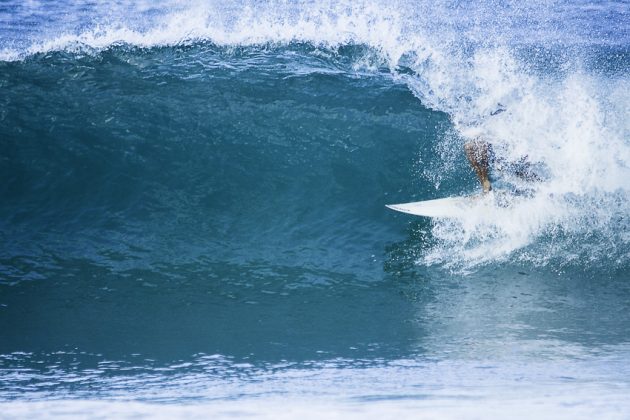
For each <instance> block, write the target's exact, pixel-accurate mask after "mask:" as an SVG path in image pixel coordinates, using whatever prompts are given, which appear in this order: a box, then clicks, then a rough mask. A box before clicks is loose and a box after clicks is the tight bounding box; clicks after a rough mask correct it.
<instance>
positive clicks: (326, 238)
mask: <svg viewBox="0 0 630 420" xmlns="http://www.w3.org/2000/svg"><path fill="white" fill-rule="evenodd" d="M627 13H628V6H627V4H626V2H623V1H609V2H603V3H596V4H593V3H588V2H585V1H578V2H575V1H573V2H563V1H534V2H528V3H527V5H523V4H521V2H511V1H486V2H475V3H474V4H470V2H458V1H437V2H433V1H431V2H428V1H427V2H424V1H394V2H391V1H387V2H385V1H383V2H379V1H352V2H350V1H341V2H339V1H334V2H333V1H330V2H326V1H323V2H322V1H318V2H315V1H307V0H303V1H291V2H289V1H270V2H259V1H244V0H240V1H222V2H201V1H199V2H195V1H189V2H182V1H168V0H166V1H161V2H158V3H156V2H134V5H132V6H130V5H129V4H128V2H123V1H119V2H116V1H112V2H108V3H107V4H105V3H101V2H91V1H85V2H82V1H78V2H67V3H66V2H54V3H50V2H39V1H29V2H22V1H14V0H9V1H4V2H3V3H2V4H1V5H0V21H2V22H4V23H5V25H3V26H2V27H1V28H0V90H1V91H2V95H0V161H1V164H0V178H1V179H2V180H3V182H2V183H1V184H0V198H1V200H0V238H1V239H2V242H1V243H2V244H1V245H0V291H3V294H2V295H0V330H2V331H3V334H4V340H0V367H2V366H4V367H5V368H6V369H5V370H4V371H3V372H4V373H0V377H3V378H5V381H4V383H5V384H7V385H6V386H0V398H1V399H12V398H20V396H21V395H24V393H29V392H32V395H34V397H33V398H40V397H43V398H48V397H51V396H52V397H58V396H60V395H61V396H66V395H74V393H75V392H79V393H80V394H81V393H84V394H82V395H87V396H88V397H89V398H91V397H96V398H98V397H99V396H101V397H102V396H104V397H108V396H109V395H110V394H108V392H109V391H107V390H106V389H107V388H108V387H109V386H110V385H111V386H113V387H114V388H115V389H117V390H125V391H124V392H126V391H127V390H130V389H131V390H133V389H134V385H133V384H134V381H133V380H132V379H130V378H134V374H129V375H130V376H126V375H128V372H130V371H133V370H134V369H138V372H140V371H142V372H143V373H142V374H140V373H139V376H138V378H139V379H138V380H139V381H140V382H142V383H144V385H147V384H154V383H157V382H159V381H160V380H161V379H159V378H162V379H164V377H163V373H161V372H162V370H161V369H164V372H169V373H168V375H170V374H171V373H173V372H175V373H177V372H179V373H177V375H176V376H175V379H173V380H172V381H171V380H170V379H169V380H167V381H166V382H167V383H168V385H165V388H163V389H162V388H160V392H157V391H156V392H157V394H159V395H160V396H159V397H156V398H157V399H158V400H178V401H179V398H180V397H181V395H179V394H177V393H176V392H175V393H174V392H172V389H174V388H179V387H181V386H184V388H186V386H185V385H182V383H180V382H179V381H183V383H184V384H192V383H194V385H191V386H192V387H193V388H194V389H201V388H203V387H206V386H211V387H212V386H214V387H219V388H221V387H223V386H225V384H226V383H227V382H229V383H236V382H238V381H239V380H240V379H239V378H242V377H247V378H253V379H251V381H252V382H251V383H252V384H257V383H259V382H261V381H262V383H263V384H274V385H273V386H272V385H269V387H268V388H266V385H264V386H262V387H263V388H265V389H267V391H268V392H269V394H270V395H278V393H281V392H283V391H282V389H284V388H282V386H279V385H277V384H278V381H280V383H285V382H282V381H283V380H285V379H282V380H281V379H278V377H277V375H280V376H281V377H283V378H284V376H282V375H284V373H286V374H287V375H289V376H290V375H291V374H292V373H291V372H293V374H295V375H296V377H302V376H304V375H309V373H308V372H310V370H309V369H315V370H317V371H318V372H320V373H321V375H322V376H320V377H318V378H319V379H316V380H317V381H319V382H317V384H319V385H316V386H315V388H317V387H318V386H319V387H320V389H324V388H325V387H327V386H328V385H327V384H329V383H330V380H331V379H330V377H329V376H328V374H327V373H326V372H327V370H326V369H329V368H330V369H332V370H333V371H334V372H339V371H343V372H345V373H344V375H349V379H348V381H349V382H352V383H355V382H356V383H357V385H356V387H357V389H359V388H361V386H362V385H360V384H364V382H362V381H363V380H362V379H361V376H360V374H358V373H357V374H356V375H358V376H355V374H353V373H352V372H354V371H353V370H352V369H354V368H357V369H365V370H364V371H363V372H370V374H369V375H367V376H370V375H379V374H381V373H382V374H383V375H384V377H385V378H389V379H386V380H385V382H384V384H383V389H382V392H383V393H392V392H394V393H395V391H393V390H394V389H396V386H397V385H396V384H397V382H396V378H397V377H400V375H405V374H404V373H401V372H402V370H401V369H399V367H398V365H396V366H393V367H392V366H390V365H389V364H388V363H389V361H392V360H398V361H400V360H406V361H409V360H413V361H412V362H400V363H402V364H403V365H404V364H405V363H411V365H413V366H414V367H413V369H417V370H413V372H423V373H422V375H425V374H428V375H429V378H431V377H432V378H434V379H435V380H436V381H438V378H439V377H440V375H441V373H440V369H437V370H435V371H434V370H432V369H430V368H429V366H430V364H428V365H427V364H423V363H425V362H426V360H434V359H437V360H440V363H444V365H440V366H443V367H444V369H445V371H448V372H456V371H462V372H468V374H470V375H471V376H470V378H471V379H470V381H471V383H475V379H474V378H477V377H478V376H479V375H478V374H476V373H475V372H476V369H478V366H477V365H476V364H475V363H469V361H470V360H471V359H473V360H478V359H479V360H481V359H483V360H507V362H506V364H505V365H500V367H499V368H498V374H497V375H498V376H497V377H499V378H500V379H499V380H498V382H497V383H496V384H495V385H496V388H497V389H501V388H504V385H505V384H509V383H512V382H513V380H516V379H515V378H519V377H520V375H521V373H520V372H519V368H518V366H519V365H520V364H521V363H525V362H530V361H533V360H539V357H540V355H541V354H546V355H548V357H549V360H552V359H553V360H555V358H567V360H568V359H569V358H572V357H574V356H575V355H576V354H577V355H578V356H579V357H581V355H582V356H584V357H585V359H584V360H587V361H585V362H584V363H585V364H586V365H588V366H587V367H584V366H582V365H580V366H577V365H570V367H569V368H567V366H564V367H562V368H561V367H553V366H552V367H550V366H548V365H546V364H544V361H543V364H542V365H541V366H539V367H538V368H537V369H535V370H533V371H532V373H531V375H530V376H528V377H527V378H526V381H530V382H531V383H535V382H536V381H538V380H542V381H547V382H549V381H551V382H550V383H553V384H556V385H557V386H558V387H559V389H560V388H561V389H565V388H564V387H565V385H566V386H569V385H567V384H566V383H564V382H563V380H561V379H558V378H560V377H561V376H562V375H561V374H560V373H561V370H562V369H565V368H567V369H568V370H569V371H574V372H575V376H579V377H580V378H578V379H579V380H582V379H584V380H585V381H587V380H588V378H590V377H589V376H588V375H587V376H584V377H581V376H580V372H584V371H589V372H597V374H598V375H600V377H601V376H604V377H608V376H606V375H608V374H609V373H610V374H611V375H612V373H611V372H608V371H606V372H602V371H600V370H598V369H599V368H598V366H599V364H600V363H602V362H601V360H602V359H598V358H597V357H596V356H593V354H595V355H597V354H599V353H598V352H599V351H601V352H604V353H605V352H610V354H613V356H610V357H611V359H610V360H616V361H618V362H619V363H618V364H619V366H623V365H624V363H625V361H627V348H626V347H624V345H625V344H624V343H627V342H628V340H629V339H630V337H629V336H628V333H627V331H626V326H627V325H628V322H629V321H630V319H628V316H629V315H628V313H629V311H628V310H627V309H628V308H627V303H626V302H627V298H628V293H629V289H628V283H627V278H628V273H630V221H629V220H630V218H629V216H630V214H629V213H630V211H629V210H630V136H629V133H630V125H629V121H630V118H629V117H630V116H629V115H628V109H630V103H629V102H630V97H629V96H628V92H629V91H630V78H629V74H628V68H629V65H630V51H629V49H628V46H629V45H630V34H629V32H628V29H627V24H626V23H625V22H626V21H627ZM477 137H481V138H483V139H486V140H487V141H489V142H491V143H492V145H493V149H494V151H495V153H496V155H497V158H498V159H499V160H504V161H519V160H520V159H522V158H523V157H526V159H527V161H528V162H530V163H531V165H532V168H533V170H534V171H535V172H536V173H537V175H538V176H539V178H541V179H540V181H539V182H533V183H531V182H530V183H523V182H522V181H520V180H518V179H517V178H515V177H514V175H513V174H511V173H509V171H506V172H503V173H501V172H497V173H495V174H494V176H495V177H496V182H495V188H496V189H519V190H520V189H525V190H527V192H528V194H526V195H524V196H523V197H521V198H520V199H519V200H518V201H517V202H515V203H513V205H512V206H511V207H510V208H509V209H503V210H500V209H499V210H496V211H495V212H493V213H492V214H478V213H471V214H469V215H466V216H464V217H461V218H459V219H449V220H440V219H436V220H427V219H423V218H415V219H413V218H410V217H408V216H404V215H400V214H395V213H392V212H390V211H389V210H387V209H385V207H384V205H385V204H390V203H398V202H405V201H417V200H424V199H431V198H438V197H443V196H450V195H463V194H471V193H475V192H477V191H479V186H478V183H477V181H476V179H475V176H474V173H473V172H472V170H471V169H470V167H469V165H468V163H467V161H466V158H465V156H464V153H463V145H464V143H465V142H466V141H469V140H472V139H474V138H477ZM594 287H595V288H596V290H595V289H594ZM489 295H493V296H494V295H498V296H500V297H501V299H497V300H492V302H493V303H488V301H487V300H486V298H487V297H488V296H489ZM515 296H517V297H518V299H517V298H516V297H515ZM493 299H494V298H493ZM512 299H515V303H514V304H513V305H512V303H511V302H512ZM506 302H507V303H506ZM508 303H510V304H508ZM514 305H516V306H514ZM456 307H457V308H459V309H456ZM585 308H588V309H585ZM593 308H600V309H593ZM601 308H608V309H610V310H611V311H613V312H614V313H615V314H616V315H615V316H614V317H613V316H610V313H608V314H603V313H601V312H598V311H600V310H601ZM542 312H549V313H557V312H560V314H561V315H562V316H561V317H560V318H562V319H560V318H558V319H555V318H554V319H551V318H545V317H543V316H541V315H540V313H542ZM374 318H376V319H374ZM367 319H369V321H368V323H369V324H370V328H369V329H367V328H366V327H365V323H366V320H367ZM593 319H598V320H599V321H598V322H595V321H593ZM458 322H463V324H461V325H460V324H457V323H458ZM456 324H457V325H456ZM464 324H465V325H466V326H467V327H465V328H464V327H462V325H464ZM543 336H544V338H541V337H543ZM537 337H538V338H537ZM462 342H466V343H469V344H470V345H471V347H461V343H462ZM505 343H508V344H510V345H511V346H512V347H514V348H516V347H519V346H521V347H522V348H523V349H524V350H522V351H519V352H515V353H509V354H508V353H506V352H505V350H504V349H502V348H503V347H505ZM594 348H595V349H597V351H594V353H593V352H592V349H594ZM607 354H609V353H607ZM587 355H588V357H587ZM591 356H592V357H593V358H592V359H590V358H589V357H591ZM579 357H578V358H579ZM606 357H608V356H606ZM418 358H420V359H422V360H420V361H419V360H418ZM423 358H426V360H425V359H423ZM331 359H334V360H336V362H335V363H334V364H333V365H330V366H329V365H327V364H326V361H327V360H331ZM543 359H544V357H543ZM423 360H424V361H423ZM453 360H458V361H459V362H457V363H456V362H453ZM462 360H464V361H465V362H461V361H462ZM287 361H290V362H291V363H296V365H292V364H291V363H289V362H287ZM368 361H369V362H368ZM285 362H286V363H287V364H284V363H285ZM460 362H461V364H458V363H460ZM591 362H592V363H591ZM73 363H74V364H73ZM250 363H251V365H250ZM397 363H398V362H397ZM427 363H428V362H427ZM567 363H568V362H567ZM589 363H590V364H589ZM615 363H616V362H615ZM75 364H76V365H75ZM569 364H570V363H569ZM42 365H43V366H46V368H45V369H44V370H43V371H42V368H41V366H42ZM77 365H79V366H80V367H77ZM164 366H166V367H164ZM554 366H555V365H554ZM347 369H350V371H347ZM19 372H23V374H18V373H19ZM199 372H206V373H207V372H214V373H212V375H214V376H212V378H213V379H212V380H213V381H214V380H216V381H218V382H217V383H216V384H215V383H214V382H213V383H212V384H209V383H208V382H206V381H205V380H200V379H199V377H198V376H196V375H197V374H198V373H199ZM278 372H279V373H278ZM283 372H284V373H283ZM322 372H323V373H322ZM348 372H350V373H348ZM619 372H623V369H621V370H618V371H617V373H619ZM617 373H615V375H617ZM626 373H627V372H626ZM2 375H4V376H2ZM119 375H120V376H119ZM143 375H144V376H143ZM431 375H434V376H431ZM464 375H466V374H464ZM546 375H548V376H546ZM615 375H613V376H614V377H613V376H610V377H609V379H610V383H613V384H616V385H615V386H621V387H625V386H626V385H627V384H626V382H624V380H623V379H622V377H623V375H621V373H619V375H621V376H615ZM456 376H457V375H455V373H453V377H452V380H450V381H449V380H445V382H440V383H441V384H442V385H440V386H444V387H445V388H446V389H453V387H455V388H456V387H457V386H458V385H457V383H458V381H459V380H458V379H457V378H456ZM76 377H78V378H83V379H82V380H85V384H87V385H85V386H84V387H81V386H80V385H78V388H76V389H78V390H79V391H76V389H75V388H73V386H72V385H70V384H71V383H73V378H76ZM112 377H113V379H112ZM119 377H121V378H122V379H121V382H117V381H118V379H117V378H119ZM625 377H626V378H627V375H626V376H625ZM142 378H144V379H142ZM256 378H258V379H256ZM260 378H262V379H260ZM265 378H267V379H265ZM541 378H542V379H541ZM171 379H172V378H171ZM127 380H129V382H126V381H127ZM198 380H200V382H197V381H198ZM427 380H428V381H429V382H431V381H430V379H427ZM480 380H481V379H480ZM579 380H578V381H577V382H576V384H577V385H570V386H577V387H578V388H579V386H580V385H579V384H580V382H579ZM29 381H32V382H33V383H34V384H35V385H32V386H31V388H29V386H30V385H28V383H29ZM143 381H144V382H143ZM226 381H227V382H226ZM286 381H287V382H286V384H288V385H287V387H289V388H290V387H293V386H295V385H296V383H295V382H291V380H288V379H286ZM353 381H354V382H353ZM554 381H556V382H554ZM438 382H439V381H438ZM248 383H249V382H248ZM300 383H301V382H300ZM112 384H113V385H112ZM217 384H218V385H217ZM301 384H302V385H300V386H297V388H296V389H302V390H303V393H304V394H306V395H310V394H309V393H311V392H314V391H312V390H311V389H310V388H308V387H304V386H303V383H301ZM147 386H148V385H147ZM151 386H152V385H151ZM151 386H148V388H147V387H143V386H141V385H139V386H138V387H139V389H140V388H142V389H145V390H146V389H153V388H151ZM248 386H249V385H248ZM436 386H437V385H436ZM466 386H468V385H466ZM193 388H190V389H191V390H192V389H193ZM237 388H238V387H237ZM250 388H251V389H250V390H249V391H247V392H248V393H249V394H252V395H254V394H257V393H259V392H263V391H261V390H260V388H256V386H254V385H251V386H250ZM307 388H308V389H307ZM213 389H214V388H213ZM217 389H218V388H217ZM230 389H231V388H230ZM248 389H249V388H248ZM553 389H554V390H552V391H549V390H546V391H544V392H545V393H549V392H551V393H556V391H555V388H553ZM619 389H621V388H619ZM624 389H625V388H624ZM90 390H94V391H90ZM267 391H265V392H267ZM608 391H610V390H609V389H606V388H605V387H604V389H602V390H601V393H602V395H605V394H606V393H607V392H608ZM124 392H123V393H124ZM146 392H149V393H150V391H146ZM151 392H152V391H151ZM191 392H192V391H191ZM195 392H196V391H195ZM195 392H193V394H194V393H195ZM225 392H226V396H225V398H226V399H229V398H232V397H233V394H234V393H237V392H238V391H237V390H235V391H234V393H232V394H230V392H231V391H230V392H228V391H225ZM398 392H400V391H398ZM541 392H543V391H541ZM563 392H564V391H563ZM598 392H599V391H598ZM114 394H115V392H114ZM114 394H112V395H114ZM157 394H155V395H157ZM201 394H203V393H201ZM201 394H199V395H201ZM228 394H229V395H228ZM359 394H360V393H359ZM489 394H492V392H489ZM565 394H567V393H565ZM29 395H30V394H29ZM121 395H122V394H121ZM121 395H119V394H116V395H114V396H115V397H116V398H118V397H120V396H121ZM195 395H197V394H195ZM203 395H205V394H203ZM348 395H350V397H349V398H364V397H365V395H363V396H361V395H362V394H361V395H359V396H357V395H358V394H355V393H352V392H350V393H349V394H348ZM388 395H389V394H388ZM462 395H464V394H463V393H462ZM527 395H528V398H530V397H532V395H537V391H536V388H535V387H534V389H533V390H531V389H530V390H529V391H528V394H527ZM567 395H568V394H567ZM139 398H140V399H143V398H145V397H139ZM146 398H149V399H150V397H146ZM200 398H201V397H200ZM532 398H533V397H532ZM528 401H529V400H528ZM595 401H599V400H598V399H597V398H595ZM557 403H558V405H563V404H564V405H570V404H571V402H567V401H566V400H563V399H559V400H558V401H557ZM616 404H617V405H614V404H613V405H612V406H611V407H612V408H611V409H612V410H614V409H615V407H617V408H619V407H620V405H619V404H621V403H616ZM490 405H491V404H490ZM12 409H15V410H17V411H15V413H17V414H19V413H20V411H19V410H20V407H17V408H16V407H13V408H12ZM482 414H483V413H482Z"/></svg>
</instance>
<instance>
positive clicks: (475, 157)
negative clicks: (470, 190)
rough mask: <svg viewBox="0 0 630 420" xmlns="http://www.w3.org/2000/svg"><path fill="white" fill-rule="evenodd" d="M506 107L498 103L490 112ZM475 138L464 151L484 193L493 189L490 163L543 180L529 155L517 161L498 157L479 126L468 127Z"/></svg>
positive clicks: (497, 111)
mask: <svg viewBox="0 0 630 420" xmlns="http://www.w3.org/2000/svg"><path fill="white" fill-rule="evenodd" d="M505 110H506V107H505V106H504V105H502V104H501V103H498V104H497V109H495V110H494V111H493V112H491V113H490V116H491V117H494V116H496V115H498V114H501V113H503V112H504V111H505ZM465 134H466V136H467V137H469V138H472V139H473V140H471V141H469V142H466V143H465V144H464V151H465V152H466V157H467V158H468V162H470V166H472V167H473V169H474V171H475V173H476V174H477V178H479V182H480V183H481V187H482V188H483V192H484V193H488V192H490V191H492V183H491V182H490V164H492V166H493V167H494V169H497V170H499V171H507V172H510V173H513V174H514V175H516V176H517V177H519V178H520V179H522V180H525V181H542V179H541V178H540V177H539V176H538V175H537V174H536V173H535V172H534V171H533V170H532V167H531V165H530V163H529V162H528V159H527V156H523V157H522V158H521V159H519V160H518V161H516V162H508V161H506V160H505V159H501V158H497V157H496V155H495V153H494V150H493V148H492V144H490V143H489V142H487V141H485V140H483V137H485V136H484V134H483V132H482V131H481V130H480V129H479V127H476V128H471V129H468V130H467V132H466V133H465Z"/></svg>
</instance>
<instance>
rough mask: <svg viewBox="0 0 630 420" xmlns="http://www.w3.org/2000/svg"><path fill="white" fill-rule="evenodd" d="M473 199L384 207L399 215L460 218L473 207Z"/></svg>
mask: <svg viewBox="0 0 630 420" xmlns="http://www.w3.org/2000/svg"><path fill="white" fill-rule="evenodd" d="M475 201H476V200H475V199H474V198H473V197H447V198H438V199H435V200H426V201H416V202H413V203H402V204H387V205H386V206H385V207H387V208H390V209H392V210H396V211H399V212H401V213H407V214H413V215H415V216H425V217H460V216H462V215H464V214H465V212H466V211H467V210H469V209H470V208H471V207H473V206H474V203H475Z"/></svg>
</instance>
